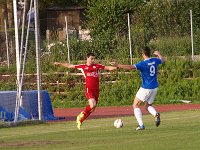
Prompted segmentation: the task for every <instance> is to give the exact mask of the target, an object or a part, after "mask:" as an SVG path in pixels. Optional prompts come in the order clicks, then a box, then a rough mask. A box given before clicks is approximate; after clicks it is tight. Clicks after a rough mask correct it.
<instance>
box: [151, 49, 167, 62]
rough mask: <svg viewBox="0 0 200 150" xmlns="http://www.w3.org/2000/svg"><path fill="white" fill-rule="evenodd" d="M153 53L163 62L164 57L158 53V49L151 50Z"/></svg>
mask: <svg viewBox="0 0 200 150" xmlns="http://www.w3.org/2000/svg"><path fill="white" fill-rule="evenodd" d="M153 54H154V55H156V56H157V57H158V58H159V59H160V60H161V61H162V62H164V58H163V56H162V55H161V54H160V52H159V51H157V50H155V51H154V52H153Z"/></svg>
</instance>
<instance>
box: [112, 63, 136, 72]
mask: <svg viewBox="0 0 200 150" xmlns="http://www.w3.org/2000/svg"><path fill="white" fill-rule="evenodd" d="M110 64H111V65H112V66H114V67H117V68H122V69H125V70H133V69H136V68H135V66H134V65H122V64H117V63H116V62H111V63H110Z"/></svg>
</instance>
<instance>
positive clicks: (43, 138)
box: [0, 110, 200, 150]
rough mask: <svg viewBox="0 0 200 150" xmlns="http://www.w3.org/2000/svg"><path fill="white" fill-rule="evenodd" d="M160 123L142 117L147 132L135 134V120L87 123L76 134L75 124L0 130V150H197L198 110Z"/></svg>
mask: <svg viewBox="0 0 200 150" xmlns="http://www.w3.org/2000/svg"><path fill="white" fill-rule="evenodd" d="M161 117H162V122H161V123H162V124H161V126H160V127H158V128H157V127H155V124H154V118H153V117H152V116H150V115H145V116H144V117H143V120H144V123H145V126H146V130H144V131H135V127H136V125H137V124H136V120H135V118H134V117H121V119H122V120H123V121H124V123H125V125H124V127H123V128H121V129H116V128H114V127H113V122H114V120H115V119H116V118H107V119H92V120H87V121H86V122H85V123H84V124H83V126H82V130H80V131H78V130H77V129H76V125H75V122H74V121H69V122H62V123H46V124H39V125H30V126H24V127H21V126H20V127H13V128H2V129H0V150H14V149H16V150H27V149H28V150H88V149H92V150H146V149H148V150H188V149H192V150H197V149H199V147H200V142H199V141H200V140H199V139H200V130H199V125H200V119H199V118H200V110H195V111H179V112H170V113H162V114H161Z"/></svg>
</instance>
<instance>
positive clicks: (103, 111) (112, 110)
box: [54, 104, 200, 121]
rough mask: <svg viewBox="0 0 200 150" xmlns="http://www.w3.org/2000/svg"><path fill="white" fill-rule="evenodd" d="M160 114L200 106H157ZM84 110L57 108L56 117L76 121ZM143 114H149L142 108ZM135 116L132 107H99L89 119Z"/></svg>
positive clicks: (193, 108)
mask: <svg viewBox="0 0 200 150" xmlns="http://www.w3.org/2000/svg"><path fill="white" fill-rule="evenodd" d="M155 108H156V109H157V111H158V112H161V113H162V112H171V111H181V110H195V109H200V104H168V105H155ZM83 109H84V108H55V109H54V115H55V116H56V117H65V119H64V120H63V121H72V120H76V116H77V115H78V114H79V113H80V112H81V111H82V110H83ZM141 109H142V112H143V114H147V113H148V112H147V111H146V110H145V109H144V107H143V106H142V107H141ZM131 115H133V109H132V106H123V107H118V106H113V107H97V108H96V110H95V112H94V113H92V114H91V116H89V118H88V119H96V118H110V117H118V116H119V117H120V116H131Z"/></svg>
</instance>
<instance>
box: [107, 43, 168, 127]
mask: <svg viewBox="0 0 200 150" xmlns="http://www.w3.org/2000/svg"><path fill="white" fill-rule="evenodd" d="M150 54H151V51H150V48H149V47H144V48H143V49H142V57H143V59H144V60H143V61H140V62H138V63H137V64H134V65H122V64H117V63H116V62H111V65H113V66H116V67H118V68H122V69H125V70H133V69H136V70H139V71H140V73H141V78H142V86H141V87H140V89H139V90H138V92H137V94H136V96H135V99H134V102H133V109H134V114H135V117H136V119H137V122H138V124H139V125H138V126H137V128H136V130H144V129H145V126H144V123H143V121H142V111H141V109H140V107H139V106H140V104H141V102H144V103H145V107H146V109H147V111H148V112H149V113H150V114H152V115H153V116H154V117H155V123H156V126H157V127H158V126H159V125H160V122H161V120H160V113H159V112H157V111H156V109H155V108H154V107H153V106H152V103H153V102H154V99H155V96H156V93H157V90H158V81H157V72H158V65H159V64H162V63H163V62H164V59H163V57H162V56H161V54H160V53H159V51H157V50H156V51H154V53H153V54H154V55H155V56H157V57H150Z"/></svg>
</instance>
